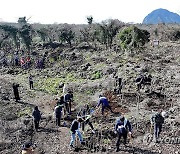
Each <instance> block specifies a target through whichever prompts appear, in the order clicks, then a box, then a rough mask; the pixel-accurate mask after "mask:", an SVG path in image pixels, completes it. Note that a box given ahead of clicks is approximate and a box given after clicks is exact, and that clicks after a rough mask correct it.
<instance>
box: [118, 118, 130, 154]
mask: <svg viewBox="0 0 180 154" xmlns="http://www.w3.org/2000/svg"><path fill="white" fill-rule="evenodd" d="M128 131H129V135H130V136H131V135H132V133H131V132H132V127H131V124H130V122H129V120H128V119H126V118H125V117H124V115H121V116H120V117H119V119H118V120H117V121H116V125H115V133H116V134H118V140H117V142H116V147H117V150H116V151H117V152H118V151H119V145H120V139H121V137H123V139H124V144H126V140H127V135H128Z"/></svg>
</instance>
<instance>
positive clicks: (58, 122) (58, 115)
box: [54, 101, 63, 127]
mask: <svg viewBox="0 0 180 154" xmlns="http://www.w3.org/2000/svg"><path fill="white" fill-rule="evenodd" d="M62 107H63V104H60V102H59V101H58V102H57V105H56V107H55V109H54V113H55V117H56V126H59V127H60V126H61V116H62Z"/></svg>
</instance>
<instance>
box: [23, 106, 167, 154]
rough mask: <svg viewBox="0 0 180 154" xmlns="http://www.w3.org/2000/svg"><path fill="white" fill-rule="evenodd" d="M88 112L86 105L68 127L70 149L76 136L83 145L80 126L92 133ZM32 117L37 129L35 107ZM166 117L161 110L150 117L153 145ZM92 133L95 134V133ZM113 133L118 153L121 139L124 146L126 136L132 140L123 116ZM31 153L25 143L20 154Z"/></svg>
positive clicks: (128, 124)
mask: <svg viewBox="0 0 180 154" xmlns="http://www.w3.org/2000/svg"><path fill="white" fill-rule="evenodd" d="M88 112H89V114H91V113H90V108H89V106H88V105H87V106H86V107H85V108H84V109H82V110H80V112H79V113H78V116H77V118H76V119H75V120H73V122H72V124H71V127H70V131H71V140H70V147H74V142H75V137H76V134H77V136H78V137H79V141H80V143H81V144H82V145H85V140H84V139H83V136H82V133H81V131H80V127H81V125H82V130H84V126H83V124H89V126H90V127H91V129H92V130H93V131H94V127H93V125H92V123H91V122H90V120H89V118H86V117H88V116H89V115H87V113H88ZM32 116H33V117H34V123H35V128H36V129H38V127H39V121H40V119H41V113H40V111H39V109H38V107H37V106H36V107H35V108H34V111H33V113H32ZM166 117H167V114H166V112H164V111H162V110H159V111H158V112H157V113H156V114H154V115H153V116H152V117H151V123H152V125H154V142H155V143H158V138H159V136H160V133H161V131H162V125H163V123H164V120H165V118H166ZM93 131H92V132H93ZM93 133H95V131H94V132H93ZM114 133H115V134H117V137H118V139H117V142H116V152H118V151H119V150H120V147H119V146H120V141H121V137H123V143H124V144H126V143H127V137H128V134H129V136H130V138H132V126H131V123H130V121H129V120H128V119H127V118H126V117H125V116H124V115H123V114H121V116H120V117H119V118H118V119H117V120H116V122H115V127H114ZM33 152H34V150H33V146H32V144H31V143H29V142H28V143H25V144H24V146H23V150H22V154H34V153H33Z"/></svg>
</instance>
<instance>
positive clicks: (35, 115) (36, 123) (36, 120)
mask: <svg viewBox="0 0 180 154" xmlns="http://www.w3.org/2000/svg"><path fill="white" fill-rule="evenodd" d="M32 116H33V119H34V127H35V130H36V131H37V130H38V129H39V122H40V120H41V112H40V111H39V109H38V106H35V107H34V111H33V113H32Z"/></svg>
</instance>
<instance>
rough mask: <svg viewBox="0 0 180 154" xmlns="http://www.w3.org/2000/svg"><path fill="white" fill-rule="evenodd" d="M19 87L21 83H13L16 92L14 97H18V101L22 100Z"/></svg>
mask: <svg viewBox="0 0 180 154" xmlns="http://www.w3.org/2000/svg"><path fill="white" fill-rule="evenodd" d="M18 87H19V84H16V83H13V92H14V98H15V99H16V102H18V101H19V100H20V97H19V91H18Z"/></svg>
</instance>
